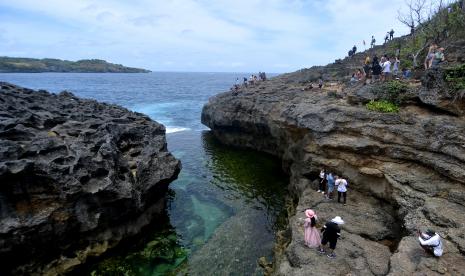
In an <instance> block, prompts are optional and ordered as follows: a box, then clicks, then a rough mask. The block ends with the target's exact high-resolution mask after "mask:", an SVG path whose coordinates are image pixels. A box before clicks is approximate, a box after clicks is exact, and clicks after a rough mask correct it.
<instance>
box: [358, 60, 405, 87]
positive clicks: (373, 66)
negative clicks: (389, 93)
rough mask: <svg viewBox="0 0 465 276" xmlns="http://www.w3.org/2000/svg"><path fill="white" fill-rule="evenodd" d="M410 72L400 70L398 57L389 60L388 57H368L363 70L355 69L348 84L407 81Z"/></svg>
mask: <svg viewBox="0 0 465 276" xmlns="http://www.w3.org/2000/svg"><path fill="white" fill-rule="evenodd" d="M410 77H411V71H410V69H408V68H403V69H402V70H400V59H399V57H398V56H395V57H393V58H389V56H388V55H383V56H382V57H381V59H380V58H378V56H377V55H375V56H374V57H373V59H371V58H370V57H369V56H367V57H366V58H365V61H364V64H363V68H362V69H357V71H355V72H354V73H353V74H352V76H351V79H350V83H351V84H354V83H356V82H358V81H364V83H365V84H366V83H367V82H368V81H370V80H371V81H372V82H376V81H379V80H381V81H387V80H391V79H401V78H402V79H409V78H410Z"/></svg>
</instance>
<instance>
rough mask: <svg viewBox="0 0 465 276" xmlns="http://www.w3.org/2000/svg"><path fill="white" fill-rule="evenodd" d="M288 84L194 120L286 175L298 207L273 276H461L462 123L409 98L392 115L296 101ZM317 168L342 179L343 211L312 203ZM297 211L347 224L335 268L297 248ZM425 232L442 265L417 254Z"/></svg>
mask: <svg viewBox="0 0 465 276" xmlns="http://www.w3.org/2000/svg"><path fill="white" fill-rule="evenodd" d="M292 78H293V74H287V75H283V76H281V77H278V78H275V79H272V80H271V81H267V82H265V83H261V84H259V85H256V86H253V87H249V88H247V89H241V90H240V91H238V92H233V93H230V92H229V93H223V94H219V95H217V96H215V97H213V98H211V99H210V101H209V102H208V103H207V104H206V105H205V106H204V109H203V112H202V122H203V123H204V124H205V125H207V126H208V127H210V128H211V130H212V131H213V133H214V134H215V135H216V137H218V138H219V139H220V140H221V141H222V142H223V143H226V144H230V145H235V146H240V147H248V148H253V149H256V150H260V151H265V152H268V153H271V154H274V155H276V156H279V157H280V158H282V160H283V167H284V169H285V170H287V171H288V172H289V174H290V184H289V185H290V186H289V189H290V190H291V192H292V193H293V194H294V195H296V196H297V198H298V205H297V207H296V212H295V214H294V215H292V216H290V218H289V232H290V236H291V241H290V243H289V244H288V245H287V247H286V248H285V249H284V252H283V254H278V255H277V260H276V263H275V274H276V275H349V273H350V275H436V274H446V275H463V274H464V271H465V258H464V254H465V234H464V233H465V187H464V185H465V118H464V117H460V115H457V113H456V114H445V113H443V112H438V109H435V108H430V107H429V106H428V105H426V104H424V103H422V102H421V99H420V98H418V97H417V101H411V102H409V103H408V104H406V105H405V106H403V107H402V108H401V111H400V112H399V113H395V114H385V113H378V112H372V111H368V110H367V109H366V108H365V106H364V105H363V104H362V102H361V101H360V102H357V100H356V99H357V97H353V98H352V100H351V101H348V100H347V98H348V97H347V96H344V95H343V94H344V93H342V94H341V95H339V94H337V93H335V92H329V91H325V90H323V91H319V90H318V89H313V90H310V91H301V88H303V85H302V84H301V83H299V82H294V81H292ZM359 88H361V87H358V88H355V89H352V90H346V92H347V93H349V94H352V95H355V94H356V93H357V91H358V89H359ZM421 91H422V90H421V88H419V89H418V91H417V92H418V93H424V91H423V92H421ZM418 93H417V95H418ZM349 96H350V95H349ZM354 98H355V100H354ZM416 102H417V104H416ZM323 166H325V167H327V168H328V169H329V170H330V171H332V172H335V173H336V174H340V175H343V176H345V177H347V178H348V180H349V182H350V184H351V186H350V190H349V192H348V205H347V206H343V205H339V204H337V203H335V202H327V201H325V200H323V198H322V195H321V194H318V193H316V191H315V190H316V186H315V183H314V180H315V179H317V177H318V172H319V169H320V168H321V167H323ZM306 208H313V209H315V210H316V211H317V213H318V214H319V218H320V223H321V222H325V221H327V220H329V219H331V218H332V217H334V216H335V215H340V216H342V217H343V218H344V220H345V221H346V225H344V226H343V237H342V239H341V240H340V241H339V243H338V248H337V253H338V258H337V259H336V260H330V259H328V258H326V257H325V256H320V255H319V254H317V253H316V251H315V250H312V249H309V248H306V247H305V246H304V244H303V226H302V222H301V220H300V218H304V214H303V211H304V210H305V209H306ZM424 227H432V228H434V229H436V230H437V231H438V232H439V233H440V235H441V236H442V237H443V238H444V244H445V254H444V255H443V256H442V257H441V258H432V257H428V256H427V255H425V254H424V253H422V252H423V251H422V249H421V248H420V247H419V246H418V245H417V241H416V238H415V232H416V230H417V229H418V228H424Z"/></svg>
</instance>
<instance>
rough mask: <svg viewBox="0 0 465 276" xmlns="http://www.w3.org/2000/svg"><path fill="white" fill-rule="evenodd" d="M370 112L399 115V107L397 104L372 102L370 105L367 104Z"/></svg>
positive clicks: (382, 101)
mask: <svg viewBox="0 0 465 276" xmlns="http://www.w3.org/2000/svg"><path fill="white" fill-rule="evenodd" d="M366 107H367V109H368V110H371V111H378V112H383V113H397V112H399V106H398V105H397V104H395V103H392V102H389V101H384V100H381V101H374V100H371V101H370V102H369V103H367V104H366Z"/></svg>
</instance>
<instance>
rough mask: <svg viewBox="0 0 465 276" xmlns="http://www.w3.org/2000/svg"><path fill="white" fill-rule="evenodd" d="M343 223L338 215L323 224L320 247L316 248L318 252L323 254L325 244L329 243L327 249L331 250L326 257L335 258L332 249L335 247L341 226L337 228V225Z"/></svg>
mask: <svg viewBox="0 0 465 276" xmlns="http://www.w3.org/2000/svg"><path fill="white" fill-rule="evenodd" d="M342 224H344V221H343V220H342V218H341V217H340V216H336V217H334V218H333V219H332V220H331V221H329V222H327V223H326V224H325V226H323V229H322V230H321V233H322V234H323V238H322V239H321V245H320V248H319V249H318V252H319V253H320V254H325V253H326V251H325V247H326V244H328V243H329V249H330V250H331V251H330V253H329V254H328V255H327V256H328V258H330V259H334V258H336V254H335V253H334V250H335V249H336V244H337V240H338V239H339V237H340V236H341V228H339V225H342Z"/></svg>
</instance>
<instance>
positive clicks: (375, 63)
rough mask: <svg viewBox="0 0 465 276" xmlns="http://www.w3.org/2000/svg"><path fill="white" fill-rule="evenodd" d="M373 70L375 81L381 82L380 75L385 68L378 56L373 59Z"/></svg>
mask: <svg viewBox="0 0 465 276" xmlns="http://www.w3.org/2000/svg"><path fill="white" fill-rule="evenodd" d="M371 70H372V71H373V81H377V80H379V75H381V71H382V70H383V68H382V67H381V65H380V64H379V60H378V56H376V55H375V56H374V57H373V65H372V66H371Z"/></svg>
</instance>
